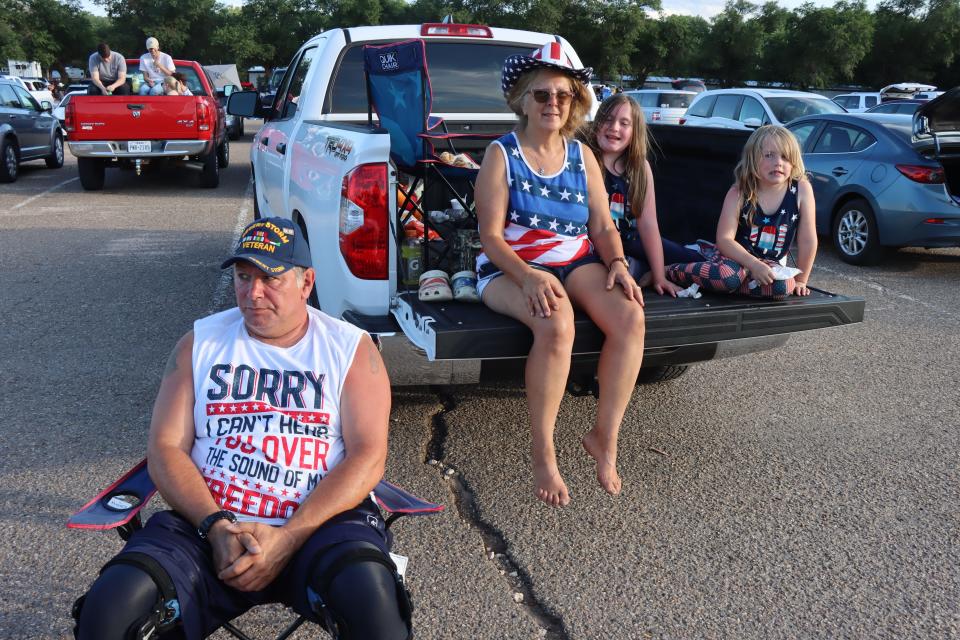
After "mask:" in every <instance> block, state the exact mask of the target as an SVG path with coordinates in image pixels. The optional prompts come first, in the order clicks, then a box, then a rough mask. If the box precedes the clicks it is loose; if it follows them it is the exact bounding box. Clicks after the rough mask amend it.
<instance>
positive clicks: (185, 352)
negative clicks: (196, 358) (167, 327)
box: [163, 329, 193, 379]
mask: <svg viewBox="0 0 960 640" xmlns="http://www.w3.org/2000/svg"><path fill="white" fill-rule="evenodd" d="M192 361H193V329H191V330H190V331H188V332H187V333H185V334H184V335H183V336H182V337H181V338H180V339H179V340H177V344H176V345H175V346H174V347H173V350H172V351H171V352H170V356H169V357H168V358H167V366H166V367H165V368H164V370H163V377H164V378H165V379H166V378H170V377H172V376H182V375H184V374H186V373H189V374H190V375H191V376H192V375H193V368H192V366H191V363H192Z"/></svg>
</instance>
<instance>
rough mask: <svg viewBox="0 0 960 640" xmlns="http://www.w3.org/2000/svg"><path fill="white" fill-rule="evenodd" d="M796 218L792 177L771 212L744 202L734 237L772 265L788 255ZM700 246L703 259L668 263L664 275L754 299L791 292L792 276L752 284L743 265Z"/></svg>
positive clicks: (682, 282)
mask: <svg viewBox="0 0 960 640" xmlns="http://www.w3.org/2000/svg"><path fill="white" fill-rule="evenodd" d="M751 220H752V223H751ZM799 220H800V206H799V204H798V202H797V182H796V180H794V181H792V182H791V183H790V187H789V188H788V189H787V191H786V192H785V193H784V195H783V200H782V201H781V202H780V206H779V207H777V211H776V213H774V214H765V213H764V212H763V211H762V210H760V208H759V207H757V208H756V209H754V207H753V205H751V204H750V203H749V202H746V203H744V205H743V208H742V209H741V210H740V217H739V219H738V220H737V233H736V240H737V242H738V243H740V246H742V247H743V248H744V249H746V250H747V251H749V252H750V254H751V255H753V256H755V257H756V258H758V259H760V260H762V261H763V262H765V263H766V264H768V265H770V266H771V267H772V266H774V265H777V264H779V262H780V260H781V259H783V257H784V256H785V255H787V251H788V250H789V249H790V245H791V244H793V238H794V236H796V234H797V227H798V223H799ZM700 246H701V252H702V253H703V255H704V257H705V258H706V260H704V261H702V262H689V263H685V264H684V263H681V264H671V265H669V266H668V267H667V278H669V279H670V280H671V281H673V282H675V283H677V284H678V285H680V286H682V287H688V286H690V285H691V284H698V285H700V287H701V288H702V289H704V290H707V291H716V292H720V293H740V294H743V295H748V296H753V297H754V298H773V299H774V300H783V299H784V298H786V297H787V296H789V295H790V292H791V291H793V288H794V285H795V283H794V279H793V278H789V279H787V280H774V281H773V282H771V283H770V284H765V285H760V284H756V285H755V286H754V287H751V286H750V283H751V281H752V280H753V279H752V278H751V277H750V273H749V272H748V271H747V269H746V268H745V267H743V266H742V265H740V264H739V263H738V262H736V261H735V260H731V259H730V258H727V257H725V256H723V255H721V253H720V251H719V250H718V249H717V248H716V246H715V245H710V244H709V243H704V242H701V243H700Z"/></svg>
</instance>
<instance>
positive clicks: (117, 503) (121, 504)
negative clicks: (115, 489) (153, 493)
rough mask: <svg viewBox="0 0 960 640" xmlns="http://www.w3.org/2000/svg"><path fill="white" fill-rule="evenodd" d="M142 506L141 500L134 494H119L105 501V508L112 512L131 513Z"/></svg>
mask: <svg viewBox="0 0 960 640" xmlns="http://www.w3.org/2000/svg"><path fill="white" fill-rule="evenodd" d="M139 504H140V498H139V497H137V496H135V495H133V494H132V493H118V494H115V495H112V496H110V497H109V498H108V499H107V500H105V501H104V503H103V506H105V507H106V508H107V509H110V510H111V511H129V510H130V509H133V508H134V507H136V506H137V505H139Z"/></svg>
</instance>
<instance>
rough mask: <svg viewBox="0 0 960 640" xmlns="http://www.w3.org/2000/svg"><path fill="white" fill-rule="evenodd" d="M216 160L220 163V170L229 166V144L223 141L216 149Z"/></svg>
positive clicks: (225, 140)
mask: <svg viewBox="0 0 960 640" xmlns="http://www.w3.org/2000/svg"><path fill="white" fill-rule="evenodd" d="M217 160H218V161H219V162H220V168H221V169H226V168H227V167H229V166H230V143H229V142H227V139H226V138H224V139H223V144H221V145H220V146H219V147H217Z"/></svg>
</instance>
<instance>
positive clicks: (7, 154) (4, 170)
mask: <svg viewBox="0 0 960 640" xmlns="http://www.w3.org/2000/svg"><path fill="white" fill-rule="evenodd" d="M18 162H19V160H18V158H17V145H16V143H15V142H14V141H13V140H12V139H10V138H4V139H3V140H0V182H13V181H14V180H16V179H17V172H18V170H19V164H18Z"/></svg>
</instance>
